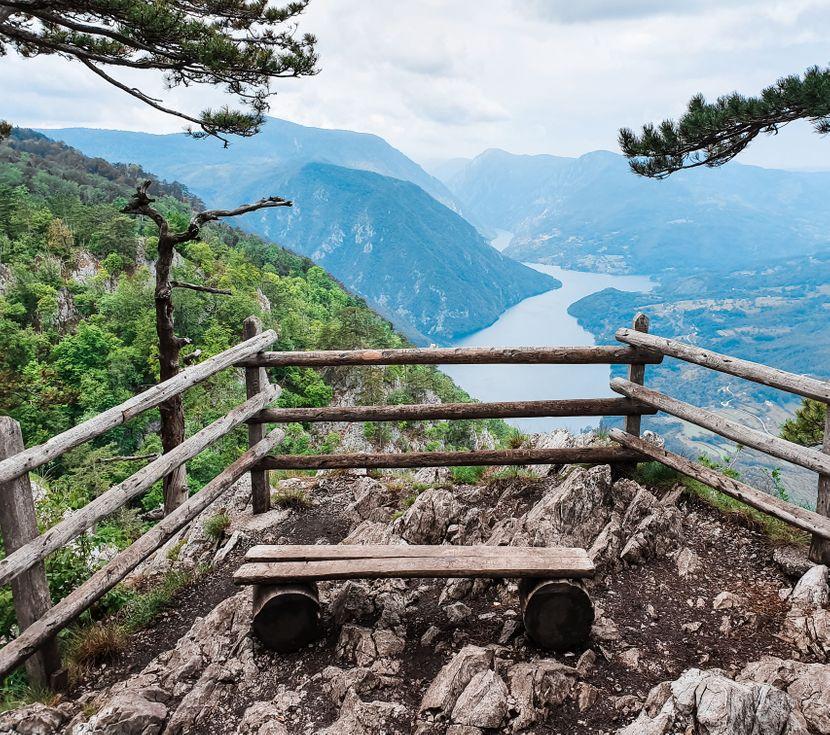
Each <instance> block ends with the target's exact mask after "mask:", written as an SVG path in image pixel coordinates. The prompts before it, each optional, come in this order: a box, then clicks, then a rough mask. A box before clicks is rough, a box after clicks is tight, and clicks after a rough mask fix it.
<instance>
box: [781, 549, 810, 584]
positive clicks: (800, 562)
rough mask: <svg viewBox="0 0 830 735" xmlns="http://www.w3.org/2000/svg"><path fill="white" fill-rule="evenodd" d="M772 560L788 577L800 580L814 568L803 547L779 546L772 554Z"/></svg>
mask: <svg viewBox="0 0 830 735" xmlns="http://www.w3.org/2000/svg"><path fill="white" fill-rule="evenodd" d="M772 559H773V561H774V562H775V563H776V564H777V565H778V567H779V569H781V571H782V572H784V574H786V575H787V576H788V577H796V578H800V577H802V576H803V575H804V574H806V573H807V572H809V571H810V569H811V568H812V567H813V562H811V561H810V560H809V559H808V558H807V551H806V549H804V548H803V547H801V546H779V547H777V548H776V549H775V551H773V552H772Z"/></svg>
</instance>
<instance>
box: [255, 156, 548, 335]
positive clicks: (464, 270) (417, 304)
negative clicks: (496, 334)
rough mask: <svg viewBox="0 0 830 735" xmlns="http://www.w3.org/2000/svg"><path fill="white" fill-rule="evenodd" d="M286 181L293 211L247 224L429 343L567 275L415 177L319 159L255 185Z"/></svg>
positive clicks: (475, 325) (281, 185)
mask: <svg viewBox="0 0 830 735" xmlns="http://www.w3.org/2000/svg"><path fill="white" fill-rule="evenodd" d="M269 185H270V186H271V187H273V186H276V190H278V191H280V192H283V193H284V194H285V195H286V196H288V197H290V198H291V199H292V200H293V201H294V206H293V207H292V208H291V209H290V210H277V211H274V210H263V211H261V212H257V213H255V214H252V215H248V216H247V218H245V219H244V220H242V221H244V226H245V227H246V228H247V229H250V230H252V231H254V232H256V233H258V234H260V235H263V236H265V237H267V238H269V239H272V240H274V241H276V242H279V243H283V244H285V245H287V246H288V247H290V248H292V249H293V250H296V251H297V252H299V253H302V254H303V255H307V256H308V257H310V258H311V259H312V260H314V261H315V262H316V263H318V264H320V265H321V266H322V267H323V268H325V269H326V270H328V271H329V272H331V273H332V274H333V275H334V276H335V277H336V278H338V279H339V280H340V281H342V282H343V283H344V284H345V285H346V286H347V287H348V288H350V289H352V290H353V291H355V292H357V293H359V294H361V295H362V296H363V297H364V298H366V299H367V300H368V301H369V303H370V304H371V305H372V306H373V307H374V308H375V309H376V310H378V311H379V312H380V313H382V314H383V315H384V316H386V317H387V318H388V319H390V320H391V321H392V322H393V323H394V324H396V325H398V326H399V327H400V328H401V329H403V330H404V331H405V332H406V333H407V334H408V335H409V336H411V337H413V338H415V339H419V340H420V341H424V340H427V341H433V342H446V341H449V340H450V339H452V338H453V337H456V336H459V335H462V334H466V333H469V332H472V331H475V330H476V329H479V328H481V327H482V326H484V325H485V324H490V323H491V322H493V321H495V320H496V319H497V318H498V316H499V315H500V314H501V313H502V312H503V311H504V310H505V309H506V308H507V307H508V306H510V305H511V304H515V303H517V302H518V301H520V300H521V299H523V298H526V297H527V296H531V295H535V294H538V293H542V292H543V291H547V290H550V289H551V288H557V287H558V286H559V285H560V284H559V282H558V281H557V280H556V279H554V278H551V277H550V276H547V275H544V274H541V273H538V272H537V271H534V270H532V269H530V268H527V267H525V266H523V265H521V264H520V263H517V262H516V261H514V260H511V259H510V258H507V257H505V256H503V255H501V253H499V252H497V251H496V250H494V249H493V248H491V247H490V246H489V245H488V244H487V241H486V240H484V238H482V237H481V235H479V233H478V232H477V231H476V230H475V228H474V227H473V226H472V225H470V224H469V223H468V222H466V221H465V220H464V219H463V218H461V217H459V216H458V215H457V214H455V213H454V212H452V211H451V210H449V209H448V208H447V207H445V206H443V205H442V204H440V203H439V202H437V201H436V200H435V199H433V198H432V197H430V196H429V195H428V194H427V193H426V192H424V191H423V189H420V188H419V187H417V186H415V185H414V184H411V183H409V182H407V181H401V180H399V179H392V178H389V177H387V176H380V175H379V174H375V173H371V172H369V171H357V170H355V169H349V168H344V167H341V166H332V165H329V164H323V163H310V164H306V165H304V166H302V167H301V168H299V169H297V170H295V171H293V172H291V173H289V174H287V175H285V176H284V177H281V178H280V179H278V180H274V179H273V178H271V177H264V178H263V179H262V180H259V181H257V180H253V181H250V182H247V183H246V188H245V189H243V190H241V193H242V194H243V195H247V198H253V197H254V196H255V193H256V192H258V191H259V192H261V191H263V190H267V189H268V188H269Z"/></svg>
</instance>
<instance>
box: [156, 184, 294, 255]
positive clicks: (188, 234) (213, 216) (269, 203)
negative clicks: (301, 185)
mask: <svg viewBox="0 0 830 735" xmlns="http://www.w3.org/2000/svg"><path fill="white" fill-rule="evenodd" d="M292 205H293V202H291V201H289V200H288V199H283V198H282V197H277V196H271V197H268V198H266V199H260V200H259V201H258V202H253V203H252V204H243V205H241V206H239V207H237V208H236V209H208V210H206V211H204V212H199V213H197V214H195V215H193V218H192V219H191V220H190V227H188V228H187V229H186V230H185V231H184V232H180V233H178V234H175V235H173V236H172V239H173V241H174V242H175V243H176V244H177V245H181V244H182V243H185V242H189V241H190V240H195V239H196V238H197V237H198V236H199V231H200V230H201V229H202V225H204V224H205V223H207V222H215V221H217V220H219V219H222V218H224V217H237V216H239V215H240V214H248V213H249V212H256V211H257V210H259V209H269V208H271V207H290V206H292Z"/></svg>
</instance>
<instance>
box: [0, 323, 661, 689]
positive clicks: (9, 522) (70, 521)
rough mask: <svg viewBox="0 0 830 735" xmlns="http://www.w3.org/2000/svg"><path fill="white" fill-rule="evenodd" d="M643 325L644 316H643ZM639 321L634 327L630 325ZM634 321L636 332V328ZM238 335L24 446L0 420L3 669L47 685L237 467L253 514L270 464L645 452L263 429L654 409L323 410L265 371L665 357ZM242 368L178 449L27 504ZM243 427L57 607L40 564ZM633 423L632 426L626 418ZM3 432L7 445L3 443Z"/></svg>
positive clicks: (572, 458) (262, 507) (266, 501)
mask: <svg viewBox="0 0 830 735" xmlns="http://www.w3.org/2000/svg"><path fill="white" fill-rule="evenodd" d="M638 319H639V320H640V322H642V320H643V319H644V318H643V317H638ZM637 324H638V322H635V326H637ZM638 328H639V327H638ZM243 335H244V337H245V341H243V342H241V343H240V344H238V345H236V346H235V347H232V348H231V349H229V350H226V351H225V352H222V353H221V354H219V355H216V356H214V357H211V358H209V359H208V360H205V361H204V362H202V363H200V364H198V365H194V366H192V367H189V368H186V369H185V370H183V371H182V372H181V373H179V374H178V375H177V376H175V377H174V378H172V379H170V380H167V381H165V382H163V383H160V384H159V385H157V386H154V387H152V388H150V389H149V390H147V391H144V392H143V393H141V394H139V395H137V396H135V397H134V398H131V399H130V400H128V401H125V402H124V403H122V404H121V405H119V406H115V407H113V408H111V409H109V410H107V411H105V412H104V413H102V414H100V415H98V416H96V417H94V418H92V419H90V420H88V421H85V422H83V423H82V424H79V425H78V426H76V427H74V428H72V429H70V430H69V431H66V432H63V433H62V434H59V435H58V436H56V437H53V438H52V439H50V440H49V441H47V442H45V443H44V444H41V445H39V446H35V447H31V448H29V449H24V448H23V446H22V441H21V440H20V438H19V429H18V430H17V433H15V431H14V429H17V427H16V424H15V423H14V422H12V421H11V419H7V418H6V419H4V421H7V422H8V424H9V425H8V426H6V425H5V424H3V423H2V422H0V432H3V433H2V434H0V527H2V532H3V537H4V541H5V546H6V552H7V556H6V557H5V558H4V559H2V560H0V584H6V583H11V584H12V586H13V595H14V601H15V605H16V609H17V611H18V622H19V624H20V629H21V633H20V635H19V636H18V637H17V638H15V639H14V640H13V641H11V642H10V643H8V644H7V645H6V646H5V647H4V648H3V649H2V650H0V676H5V675H6V674H7V673H8V672H9V671H11V670H12V669H13V668H15V667H16V666H18V665H20V664H21V663H22V662H23V661H24V660H26V659H27V658H28V663H27V667H28V668H29V672H30V676H31V677H32V680H33V683H36V684H41V685H44V684H46V685H48V684H50V683H54V681H55V678H54V674H55V672H56V667H57V665H58V663H59V661H58V658H57V655H56V648H55V646H54V637H55V635H56V633H57V632H58V631H60V630H61V629H62V628H64V627H66V626H67V625H68V624H70V623H71V622H72V621H73V620H74V619H75V618H77V616H78V615H79V614H81V613H82V612H83V611H84V610H86V609H88V608H89V607H90V606H91V605H92V604H94V602H95V601H97V600H98V599H100V598H101V597H102V596H103V595H104V594H105V593H106V592H107V591H108V590H110V589H112V588H113V587H114V586H115V585H116V584H118V583H119V582H120V581H121V580H123V579H124V577H125V576H126V575H127V574H129V572H130V571H132V570H133V569H135V568H136V567H137V566H138V565H139V564H140V563H141V562H142V561H143V560H144V559H146V558H147V556H148V555H149V554H151V553H153V551H155V550H156V549H158V548H159V547H160V546H161V545H162V544H163V543H165V542H166V541H167V540H168V539H170V538H171V536H172V535H173V534H174V533H176V532H177V531H178V530H179V529H181V528H182V527H183V526H184V525H185V524H187V523H188V522H190V521H191V520H192V519H193V518H195V517H196V515H198V514H199V513H200V512H201V511H202V510H204V509H205V508H206V507H207V506H208V505H209V504H210V503H212V502H213V501H215V500H216V499H217V498H218V497H220V496H221V494H222V493H223V492H224V491H225V490H227V489H228V488H229V487H230V486H231V485H232V484H233V483H234V482H236V480H238V479H239V477H241V476H242V475H243V474H244V473H246V472H248V473H250V476H251V503H252V508H253V512H255V513H262V512H264V511H266V510H268V508H269V506H270V483H269V480H268V471H269V470H272V469H326V468H349V467H361V468H402V467H429V466H443V467H449V466H459V465H529V464H565V463H591V464H600V463H601V464H606V463H613V464H615V465H620V466H624V465H628V464H631V463H633V462H636V461H637V460H638V459H641V458H643V454H642V453H641V452H640V451H638V450H636V449H631V448H627V447H620V446H616V445H611V446H588V447H570V448H561V449H538V450H528V449H514V450H487V451H470V452H408V453H401V454H355V453H352V454H337V455H301V456H291V455H276V456H274V455H272V454H270V452H271V451H272V450H273V449H274V447H276V446H277V445H278V444H279V443H280V441H281V440H282V438H283V436H284V432H283V431H282V430H281V429H275V430H273V431H271V432H270V433H267V434H266V428H265V427H266V424H285V423H289V422H302V423H312V422H323V421H330V422H355V421H432V420H455V419H484V418H492V419H500V418H523V417H540V416H625V417H628V418H636V419H637V421H638V422H639V417H640V416H641V415H643V414H651V413H655V412H656V410H657V409H656V408H654V407H652V406H651V405H650V404H649V403H647V402H644V401H641V400H639V399H637V398H631V397H625V398H584V399H568V400H539V401H512V402H510V401H507V402H494V403H449V404H414V405H406V406H327V407H324V408H268V406H269V404H271V403H272V402H273V401H274V400H275V399H276V398H277V396H278V395H279V393H280V389H279V386H277V385H271V384H270V383H269V381H268V375H267V373H266V368H269V367H284V366H300V367H318V368H322V367H336V366H345V365H352V366H374V365H441V364H460V363H467V364H487V363H490V364H551V365H555V364H625V365H630V366H631V371H630V373H629V374H630V376H633V378H635V379H637V380H639V382H642V377H643V370H644V366H645V365H646V364H656V363H659V362H660V361H661V360H662V354H661V353H660V352H659V351H655V350H652V349H650V348H645V349H641V348H639V347H629V346H618V345H602V346H588V347H584V346H579V347H517V348H478V347H477V348H449V349H445V348H412V349H395V350H346V351H315V352H264V351H263V350H264V349H265V348H266V347H268V346H269V345H270V344H272V343H273V342H274V341H275V339H276V334H275V333H274V332H273V331H265V332H263V331H262V327H261V325H260V323H259V321H258V320H256V319H255V318H253V317H250V318H249V319H246V320H245V324H244V330H243ZM231 366H235V367H238V368H244V376H245V386H246V393H247V400H246V401H245V402H244V403H242V404H240V405H239V406H237V407H236V408H234V409H233V410H231V411H230V412H228V413H227V414H226V415H224V416H222V417H221V418H219V419H217V420H216V421H214V422H213V423H212V424H210V425H209V426H207V427H205V428H204V429H202V430H201V431H199V432H197V433H196V434H194V435H193V436H191V437H189V438H188V439H186V440H185V441H184V442H183V443H182V444H180V445H179V446H177V447H176V448H175V449H173V450H171V451H169V452H167V453H166V454H163V455H161V456H158V457H154V458H151V461H150V462H149V463H148V464H147V465H145V466H144V467H142V468H141V469H139V470H138V471H137V472H135V473H134V474H133V475H131V476H130V477H128V478H127V479H126V480H124V481H123V482H121V483H119V484H118V485H116V486H114V487H112V488H110V489H109V490H107V491H106V492H104V493H102V494H101V495H99V496H98V497H97V498H95V499H94V500H93V501H91V502H90V503H88V504H87V505H86V506H85V507H83V508H81V509H79V510H76V511H74V512H72V513H70V514H69V515H67V516H66V517H65V518H64V519H62V520H61V521H60V522H58V523H57V524H56V525H55V526H53V527H52V528H49V529H47V530H46V531H44V532H43V533H40V534H39V533H37V528H36V526H35V524H34V505H33V501H32V494H31V488H30V487H29V480H28V473H29V472H30V471H31V470H33V469H36V468H37V467H40V466H42V465H44V464H46V463H48V462H50V461H52V460H54V459H57V458H58V457H60V456H61V455H62V454H64V453H65V452H67V451H68V450H70V449H72V448H74V447H77V446H78V445H80V444H82V443H83V442H86V441H89V440H91V439H94V438H96V437H98V436H100V435H101V434H103V433H104V432H106V431H107V430H109V429H111V428H113V427H115V426H119V425H120V424H123V423H124V422H126V421H128V420H130V419H131V418H133V417H135V416H137V415H139V414H140V413H141V412H143V411H146V410H148V409H151V408H155V407H157V406H159V405H160V404H161V403H163V402H164V401H165V400H167V399H169V398H170V397H172V396H175V395H178V394H180V393H182V392H183V391H184V390H186V389H187V388H189V387H191V386H193V385H196V384H197V383H200V382H202V381H204V380H206V379H207V378H209V377H211V376H212V375H215V374H216V373H218V372H220V371H221V370H224V369H225V368H228V367H231ZM242 423H247V425H248V443H249V449H248V451H247V452H246V453H245V454H244V455H243V456H242V457H240V458H239V459H238V460H237V461H236V462H234V463H233V464H232V465H231V466H230V467H228V468H227V469H225V470H224V471H223V472H221V473H220V474H219V475H218V476H217V477H216V478H215V479H214V480H212V481H211V482H210V483H209V484H208V485H206V486H205V487H204V488H203V489H202V490H201V491H199V492H198V493H197V494H196V495H194V496H193V497H191V498H189V499H187V500H186V501H184V502H183V503H182V504H181V505H179V507H177V508H175V509H173V510H172V511H171V512H170V513H169V514H168V515H167V516H166V517H165V518H163V519H162V520H161V521H160V522H159V523H158V524H157V525H156V526H154V527H153V528H152V529H151V530H150V531H148V532H147V533H145V534H144V535H143V536H141V537H140V538H139V539H138V540H137V541H135V542H134V543H133V544H132V545H131V546H129V547H128V548H126V549H124V550H123V551H121V552H120V553H119V554H117V555H116V556H115V557H114V558H113V559H112V560H111V561H110V562H109V563H108V564H106V566H104V567H103V568H102V569H100V570H99V571H97V572H96V573H95V574H93V575H92V576H91V577H90V578H89V579H88V580H87V581H86V582H84V583H83V584H81V585H80V586H79V587H78V588H77V589H75V590H74V591H73V592H71V593H70V594H69V595H68V596H67V597H65V598H64V599H63V600H61V601H60V602H58V603H57V604H56V605H54V606H52V605H51V602H50V600H49V595H48V587H47V586H46V578H45V574H44V567H43V561H44V559H46V558H47V557H48V556H49V554H51V553H53V552H54V551H56V550H57V549H59V548H61V547H62V546H65V545H66V544H68V543H70V542H71V541H72V540H73V539H75V538H77V537H78V536H79V535H80V534H82V533H83V532H84V531H85V530H86V529H88V528H90V527H92V526H93V525H94V524H96V523H98V522H99V521H100V520H102V519H103V518H105V517H106V516H108V515H110V514H112V513H113V512H114V511H116V510H118V509H119V508H121V507H123V506H124V505H125V504H127V503H129V502H130V501H132V500H134V499H135V498H137V497H138V496H139V495H141V494H142V493H144V492H146V491H147V490H148V489H149V488H150V487H151V486H152V485H153V484H154V483H155V482H157V481H159V480H160V479H162V478H163V477H165V476H166V475H168V474H169V473H170V472H173V471H175V470H176V469H177V468H178V467H180V466H182V465H183V464H184V463H186V462H188V461H189V460H191V459H193V458H194V457H195V456H197V455H198V454H199V453H200V452H202V451H203V450H204V449H205V448H206V447H208V446H210V445H211V444H212V443H213V442H215V441H216V440H217V439H219V438H221V437H223V436H225V435H226V434H228V432H230V431H232V430H233V429H234V428H235V427H237V426H239V425H241V424H242ZM632 425H633V424H632ZM4 437H5V438H6V440H4Z"/></svg>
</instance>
